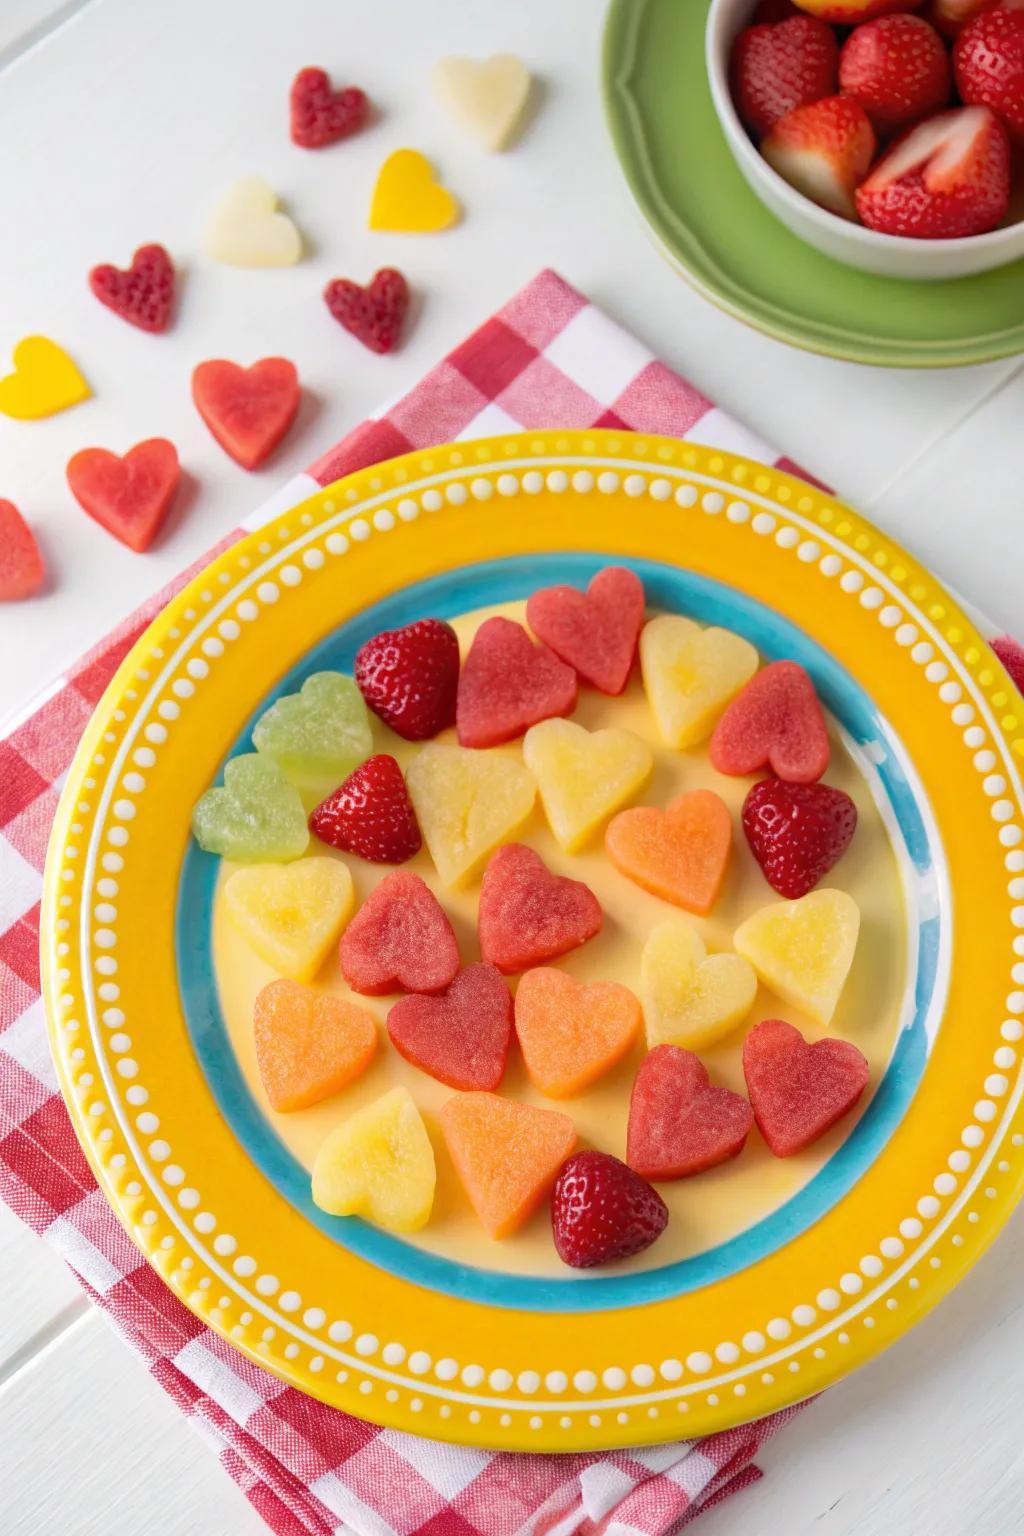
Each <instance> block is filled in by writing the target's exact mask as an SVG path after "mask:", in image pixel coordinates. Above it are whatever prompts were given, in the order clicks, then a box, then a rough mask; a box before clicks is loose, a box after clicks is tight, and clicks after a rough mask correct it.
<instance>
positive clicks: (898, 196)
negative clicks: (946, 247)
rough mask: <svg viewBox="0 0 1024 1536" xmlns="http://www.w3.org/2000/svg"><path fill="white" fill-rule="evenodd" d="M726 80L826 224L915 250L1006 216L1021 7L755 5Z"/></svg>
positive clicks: (1018, 122)
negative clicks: (842, 223) (857, 227)
mask: <svg viewBox="0 0 1024 1536" xmlns="http://www.w3.org/2000/svg"><path fill="white" fill-rule="evenodd" d="M797 7H798V8H799V9H797ZM801 12H802V13H806V14H801ZM730 82H731V89H732V96H733V101H734V103H735V106H736V110H737V112H738V113H739V116H740V118H741V119H742V121H743V123H744V124H745V126H746V128H747V130H748V132H749V133H750V134H751V136H752V138H753V139H754V140H755V142H756V143H758V145H759V147H760V150H761V153H762V154H763V155H764V157H765V159H766V160H767V161H768V163H769V164H770V165H771V166H772V168H773V169H774V170H775V171H777V172H778V174H779V175H780V176H782V177H783V178H784V179H785V180H786V181H788V182H790V184H791V185H792V186H794V187H795V188H796V189H797V191H799V192H801V193H803V195H804V196H805V197H808V198H810V199H811V201H812V202H815V203H818V204H819V205H820V206H821V207H823V208H827V209H829V210H830V211H831V212H832V213H836V214H839V215H840V216H841V217H843V218H846V219H850V220H854V221H859V222H860V223H862V224H864V225H865V226H867V227H868V228H869V229H872V230H876V231H877V232H879V233H880V234H888V235H901V236H909V237H912V238H916V239H922V240H941V239H954V238H959V237H963V236H970V235H980V234H985V233H986V232H987V231H989V230H992V229H995V228H996V227H997V225H999V224H1001V223H1002V222H1003V220H1004V219H1005V218H1006V217H1007V213H1008V210H1009V207H1010V200H1011V192H1012V178H1013V174H1014V171H1013V162H1012V158H1011V143H1012V142H1014V141H1018V142H1019V141H1021V140H1024V9H1022V8H1021V6H1020V4H1019V0H931V3H930V4H929V5H928V6H927V8H926V9H925V10H924V11H923V12H920V0H905V3H898V0H889V3H886V0H794V5H793V6H791V7H788V8H786V9H782V8H779V9H778V10H774V11H773V10H769V11H766V10H765V9H764V7H758V9H757V10H756V11H755V12H754V17H753V24H752V25H750V26H747V27H745V28H744V29H743V30H742V31H741V32H740V33H739V35H738V37H737V38H736V41H735V43H734V44H733V52H732V59H731V68H730Z"/></svg>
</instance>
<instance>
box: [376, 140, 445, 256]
mask: <svg viewBox="0 0 1024 1536" xmlns="http://www.w3.org/2000/svg"><path fill="white" fill-rule="evenodd" d="M459 213H460V209H459V205H458V203H457V201H456V200H455V198H454V197H453V196H452V194H451V193H450V192H449V191H448V189H447V187H442V185H441V183H440V182H439V181H436V180H435V178H434V172H433V170H432V168H431V165H430V161H429V160H428V159H427V158H426V156H425V155H421V154H420V152H419V150H418V149H396V150H395V152H394V154H392V155H389V156H388V158H387V159H386V160H385V161H384V164H383V165H382V166H381V168H380V170H379V171H378V173H377V185H376V186H375V187H374V189H373V200H372V202H371V203H370V228H371V229H385V230H390V231H391V232H392V233H395V234H405V235H428V234H431V233H433V231H435V230H438V229H447V228H448V227H449V225H451V224H455V223H457V222H458V218H459Z"/></svg>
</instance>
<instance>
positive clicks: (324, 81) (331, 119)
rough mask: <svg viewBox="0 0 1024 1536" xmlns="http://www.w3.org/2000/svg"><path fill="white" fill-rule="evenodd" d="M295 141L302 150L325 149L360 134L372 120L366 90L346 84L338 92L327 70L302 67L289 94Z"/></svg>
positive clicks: (293, 141) (293, 138)
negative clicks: (334, 88) (359, 131)
mask: <svg viewBox="0 0 1024 1536" xmlns="http://www.w3.org/2000/svg"><path fill="white" fill-rule="evenodd" d="M289 105H290V107H291V135H292V143H293V144H298V145H299V147H300V148H301V149H323V148H324V146H325V145H327V144H336V143H337V142H338V140H339V139H347V138H348V136H349V134H352V133H357V132H358V130H359V129H360V128H362V127H363V125H364V124H365V123H367V122H369V120H370V103H369V101H368V100H367V98H366V95H365V93H364V92H363V91H361V90H360V89H359V87H358V86H355V85H347V86H345V87H344V89H343V90H340V91H335V90H333V89H332V87H331V81H330V76H329V75H328V74H327V71H326V70H324V69H315V68H308V69H300V70H299V72H298V74H297V75H296V76H295V79H294V80H293V81H292V88H291V92H290V97H289Z"/></svg>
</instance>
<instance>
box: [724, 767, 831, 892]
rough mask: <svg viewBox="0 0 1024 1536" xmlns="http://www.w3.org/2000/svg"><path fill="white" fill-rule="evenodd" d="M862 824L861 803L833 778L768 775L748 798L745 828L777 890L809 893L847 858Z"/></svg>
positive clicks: (767, 875)
mask: <svg viewBox="0 0 1024 1536" xmlns="http://www.w3.org/2000/svg"><path fill="white" fill-rule="evenodd" d="M856 829H857V807H856V806H855V805H854V803H853V801H852V800H851V799H850V797H849V795H848V794H846V793H845V792H844V791H843V790H841V789H832V788H831V787H830V786H829V785H828V784H786V783H784V782H783V781H782V780H781V779H762V780H761V782H760V783H759V784H755V785H754V787H753V789H751V791H750V793H749V794H748V795H747V798H746V800H744V802H743V831H744V832H745V833H746V837H747V842H748V843H749V844H750V850H751V852H752V853H753V855H754V858H755V859H756V860H757V862H758V863H759V864H760V866H761V869H762V871H763V873H764V877H765V879H766V880H767V881H768V884H769V885H770V886H771V888H772V890H773V891H778V893H779V895H780V896H788V897H789V898H790V900H792V901H795V900H796V898H797V897H798V896H806V895H807V892H808V891H811V890H813V889H814V887H815V886H816V885H817V883H818V881H819V880H821V879H822V878H823V877H824V876H825V875H827V874H828V872H829V870H830V869H831V868H832V866H833V865H834V864H836V863H837V862H838V861H839V859H841V858H842V856H843V854H844V853H845V852H846V850H847V848H848V847H849V846H850V839H851V838H852V837H853V834H854V832H855V831H856Z"/></svg>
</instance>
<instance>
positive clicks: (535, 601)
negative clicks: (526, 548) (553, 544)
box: [526, 565, 644, 695]
mask: <svg viewBox="0 0 1024 1536" xmlns="http://www.w3.org/2000/svg"><path fill="white" fill-rule="evenodd" d="M526 621H527V623H528V624H529V626H530V628H531V629H532V630H533V632H534V634H535V635H536V636H537V639H538V640H542V641H543V642H544V644H545V645H546V646H548V648H549V649H550V650H552V651H554V653H555V655H556V656H558V657H559V658H560V659H561V660H562V661H564V662H565V663H566V664H567V665H568V666H570V667H574V668H575V669H576V671H577V672H578V673H579V676H580V677H581V678H582V679H583V681H584V682H585V683H589V684H590V686H591V687H592V688H597V689H599V690H600V691H601V692H602V693H608V694H613V695H614V694H619V693H621V692H622V690H623V689H624V688H625V686H626V684H627V682H628V681H629V674H630V670H631V669H632V666H633V659H634V657H635V656H636V647H637V640H638V639H639V636H640V629H641V626H642V624H643V622H644V589H643V584H642V583H641V581H640V578H639V577H638V576H636V575H634V573H633V572H632V571H629V570H627V569H626V568H625V567H624V566H620V565H607V566H605V568H604V569H603V570H601V571H598V573H597V575H596V576H595V577H594V578H593V580H592V581H591V582H590V585H589V586H588V587H587V590H586V591H585V592H580V591H579V590H578V589H577V588H576V587H543V588H542V589H541V590H540V591H539V592H534V593H533V595H532V596H531V597H530V598H529V599H528V601H527V604H526Z"/></svg>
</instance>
